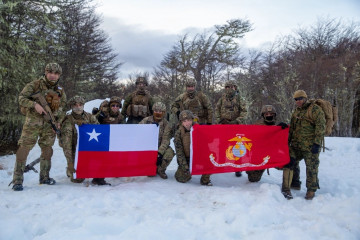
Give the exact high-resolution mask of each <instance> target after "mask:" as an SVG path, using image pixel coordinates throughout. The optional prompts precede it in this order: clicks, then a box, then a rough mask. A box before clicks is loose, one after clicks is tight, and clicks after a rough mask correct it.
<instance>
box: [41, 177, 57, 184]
mask: <svg viewBox="0 0 360 240" xmlns="http://www.w3.org/2000/svg"><path fill="white" fill-rule="evenodd" d="M39 183H40V184H47V185H55V183H56V181H55V180H54V179H53V178H43V179H40V180H39Z"/></svg>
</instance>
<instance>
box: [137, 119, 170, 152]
mask: <svg viewBox="0 0 360 240" xmlns="http://www.w3.org/2000/svg"><path fill="white" fill-rule="evenodd" d="M153 123H155V120H154V117H153V116H150V117H146V118H144V119H143V120H141V122H140V123H139V124H153ZM173 136H174V131H173V128H172V127H171V125H170V124H169V122H168V121H167V120H166V119H165V118H163V120H161V121H160V122H159V143H158V144H159V145H158V146H159V150H158V152H159V153H160V154H162V155H164V153H165V151H166V149H167V148H168V147H169V146H170V140H171V138H172V137H173Z"/></svg>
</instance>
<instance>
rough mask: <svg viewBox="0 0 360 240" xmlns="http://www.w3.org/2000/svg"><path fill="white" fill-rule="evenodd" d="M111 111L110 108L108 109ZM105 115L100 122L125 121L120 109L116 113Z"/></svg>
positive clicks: (118, 122)
mask: <svg viewBox="0 0 360 240" xmlns="http://www.w3.org/2000/svg"><path fill="white" fill-rule="evenodd" d="M110 111H111V110H110ZM105 115H106V117H105V118H104V119H103V120H102V121H101V124H121V123H125V118H124V116H123V115H122V114H120V111H119V112H117V113H116V114H114V113H109V112H107V113H105Z"/></svg>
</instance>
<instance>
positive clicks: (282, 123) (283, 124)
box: [276, 122, 289, 129]
mask: <svg viewBox="0 0 360 240" xmlns="http://www.w3.org/2000/svg"><path fill="white" fill-rule="evenodd" d="M276 126H280V127H281V129H285V128H288V127H289V126H288V125H287V124H286V123H284V122H281V123H279V124H278V125H276Z"/></svg>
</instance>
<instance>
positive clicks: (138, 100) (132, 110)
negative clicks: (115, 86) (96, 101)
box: [121, 90, 154, 117]
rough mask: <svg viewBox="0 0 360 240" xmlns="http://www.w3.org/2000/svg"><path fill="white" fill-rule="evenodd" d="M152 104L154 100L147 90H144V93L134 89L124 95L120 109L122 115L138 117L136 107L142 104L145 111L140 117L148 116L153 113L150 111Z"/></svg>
mask: <svg viewBox="0 0 360 240" xmlns="http://www.w3.org/2000/svg"><path fill="white" fill-rule="evenodd" d="M153 105H154V100H153V98H152V97H151V95H150V93H149V91H145V92H144V93H142V92H139V91H138V90H136V91H134V92H132V93H130V94H129V95H127V96H126V98H125V100H124V105H123V106H122V109H121V114H122V115H123V116H124V117H130V116H132V117H138V116H137V114H138V113H137V112H138V109H137V107H138V106H144V107H145V108H146V113H144V115H145V116H142V117H148V116H150V115H152V114H153V112H152V106H153ZM134 114H135V116H134Z"/></svg>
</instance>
